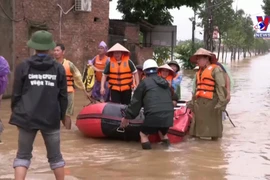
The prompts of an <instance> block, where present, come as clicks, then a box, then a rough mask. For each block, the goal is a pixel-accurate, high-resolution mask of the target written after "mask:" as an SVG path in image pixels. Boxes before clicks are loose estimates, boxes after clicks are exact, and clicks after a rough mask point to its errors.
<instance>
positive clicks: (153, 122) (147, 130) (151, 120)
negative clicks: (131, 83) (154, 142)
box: [121, 59, 174, 149]
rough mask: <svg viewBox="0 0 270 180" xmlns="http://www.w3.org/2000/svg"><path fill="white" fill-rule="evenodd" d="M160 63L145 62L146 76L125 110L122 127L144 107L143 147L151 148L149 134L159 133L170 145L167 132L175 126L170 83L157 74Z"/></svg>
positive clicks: (163, 140) (150, 60)
mask: <svg viewBox="0 0 270 180" xmlns="http://www.w3.org/2000/svg"><path fill="white" fill-rule="evenodd" d="M157 69H158V65H157V63H156V61H154V60H153V59H148V60H146V61H145V62H144V64H143V71H144V73H145V75H146V78H145V79H143V80H142V81H141V82H140V84H139V85H138V87H137V88H136V90H135V92H134V95H133V97H132V101H131V103H130V104H129V105H128V106H127V108H126V109H125V110H124V111H123V115H124V117H123V119H122V122H121V127H126V126H127V125H128V120H127V119H134V118H136V117H137V116H138V114H139V112H140V110H141V108H142V107H143V108H144V115H145V119H144V122H143V125H142V127H141V132H140V137H141V144H142V148H143V149H151V144H150V142H149V139H148V135H150V134H156V133H159V135H160V136H161V140H162V142H163V143H164V144H165V145H169V144H170V142H169V139H168V136H167V132H168V130H169V128H170V127H171V126H173V116H174V106H173V102H172V92H171V89H170V86H169V83H168V82H167V81H166V80H165V79H163V78H161V77H160V76H158V75H157Z"/></svg>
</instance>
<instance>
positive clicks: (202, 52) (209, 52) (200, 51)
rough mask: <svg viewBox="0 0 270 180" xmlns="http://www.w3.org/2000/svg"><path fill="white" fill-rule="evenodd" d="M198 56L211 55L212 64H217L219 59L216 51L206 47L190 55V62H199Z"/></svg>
mask: <svg viewBox="0 0 270 180" xmlns="http://www.w3.org/2000/svg"><path fill="white" fill-rule="evenodd" d="M197 56H209V57H210V58H211V59H210V61H211V63H212V64H216V62H217V61H218V60H217V58H216V55H215V54H214V53H212V52H211V51H208V50H206V49H204V48H200V49H198V50H197V51H196V52H195V54H194V55H193V56H191V57H190V62H191V63H194V64H197Z"/></svg>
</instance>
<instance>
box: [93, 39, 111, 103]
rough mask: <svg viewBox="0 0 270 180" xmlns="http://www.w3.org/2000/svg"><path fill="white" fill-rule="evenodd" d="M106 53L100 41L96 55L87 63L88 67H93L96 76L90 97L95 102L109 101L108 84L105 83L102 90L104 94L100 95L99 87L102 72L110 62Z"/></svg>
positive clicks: (104, 46) (106, 48)
mask: <svg viewBox="0 0 270 180" xmlns="http://www.w3.org/2000/svg"><path fill="white" fill-rule="evenodd" d="M107 51H108V47H107V44H106V43H105V42H104V41H101V42H100V44H99V46H98V52H99V53H98V55H97V56H95V57H94V59H92V60H89V61H88V66H93V67H94V69H95V74H96V81H95V84H94V87H93V90H92V97H93V98H94V99H95V100H96V101H100V102H104V101H108V100H109V88H108V82H105V84H104V89H105V94H104V95H101V94H100V87H101V79H102V74H103V71H104V69H105V67H106V65H107V64H109V62H110V58H109V57H108V56H106V53H107Z"/></svg>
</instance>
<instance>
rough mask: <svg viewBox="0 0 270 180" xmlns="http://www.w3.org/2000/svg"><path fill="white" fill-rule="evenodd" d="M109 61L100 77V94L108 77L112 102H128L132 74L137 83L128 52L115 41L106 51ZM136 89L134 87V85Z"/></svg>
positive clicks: (102, 92) (135, 70) (134, 69)
mask: <svg viewBox="0 0 270 180" xmlns="http://www.w3.org/2000/svg"><path fill="white" fill-rule="evenodd" d="M107 56H108V57H110V62H109V63H108V64H107V65H106V67H105V69H104V72H103V76H102V79H101V88H100V94H101V95H104V94H105V82H106V79H107V78H109V80H108V83H109V88H110V99H111V101H112V102H114V103H119V104H129V103H130V100H131V95H132V85H133V76H134V77H135V80H136V84H139V76H138V72H137V69H136V66H135V65H134V63H133V62H132V61H131V60H130V52H129V50H127V49H126V48H125V47H124V46H122V45H121V44H119V43H116V44H115V45H114V46H113V47H111V48H110V49H109V50H108V51H107ZM134 89H136V87H134Z"/></svg>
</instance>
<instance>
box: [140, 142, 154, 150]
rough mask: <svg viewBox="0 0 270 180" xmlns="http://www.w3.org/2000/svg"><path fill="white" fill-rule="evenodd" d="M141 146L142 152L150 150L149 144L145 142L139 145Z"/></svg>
mask: <svg viewBox="0 0 270 180" xmlns="http://www.w3.org/2000/svg"><path fill="white" fill-rule="evenodd" d="M141 144H142V149H144V150H149V149H152V147H151V143H150V142H145V143H141Z"/></svg>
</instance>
